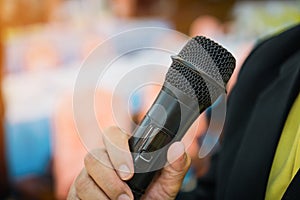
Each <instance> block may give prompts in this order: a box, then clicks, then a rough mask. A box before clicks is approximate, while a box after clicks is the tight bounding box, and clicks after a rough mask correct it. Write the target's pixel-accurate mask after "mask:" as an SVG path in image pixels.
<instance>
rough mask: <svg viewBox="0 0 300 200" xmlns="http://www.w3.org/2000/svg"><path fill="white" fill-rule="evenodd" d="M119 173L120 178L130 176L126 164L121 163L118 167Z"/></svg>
mask: <svg viewBox="0 0 300 200" xmlns="http://www.w3.org/2000/svg"><path fill="white" fill-rule="evenodd" d="M119 175H120V177H121V178H122V179H127V178H128V177H129V176H130V170H129V168H128V167H127V165H125V164H123V165H121V166H120V167H119Z"/></svg>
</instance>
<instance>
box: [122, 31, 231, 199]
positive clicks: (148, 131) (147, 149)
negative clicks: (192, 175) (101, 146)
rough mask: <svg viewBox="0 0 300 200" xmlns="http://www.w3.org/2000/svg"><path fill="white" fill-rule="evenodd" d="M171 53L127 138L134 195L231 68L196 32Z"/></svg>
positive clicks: (218, 49)
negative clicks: (159, 83) (163, 73)
mask: <svg viewBox="0 0 300 200" xmlns="http://www.w3.org/2000/svg"><path fill="white" fill-rule="evenodd" d="M171 58H172V64H171V66H170V68H169V70H168V72H167V74H166V77H165V82H164V84H163V86H162V89H161V91H160V93H159V94H158V96H157V98H156V100H155V102H154V103H153V104H152V106H151V108H150V109H149V110H148V112H147V114H146V115H145V116H144V118H143V120H142V122H141V123H140V124H139V126H138V127H137V128H136V129H135V130H134V132H133V135H132V137H131V138H130V139H129V147H130V151H131V154H132V157H133V162H134V175H133V177H132V178H131V179H130V180H128V181H127V184H128V185H129V187H130V188H131V190H132V192H133V195H134V199H140V198H141V196H142V195H143V194H144V193H145V190H146V189H147V187H148V185H149V184H150V183H151V181H152V179H153V177H154V176H155V174H156V173H157V172H158V171H159V170H160V169H161V168H163V167H164V165H165V164H166V162H167V150H168V148H169V146H170V145H171V144H172V143H174V142H176V141H179V140H181V139H182V137H183V136H184V134H185V133H186V131H187V130H188V129H189V127H190V126H191V125H192V124H193V122H194V121H195V120H196V119H197V117H198V116H199V115H200V114H201V113H202V112H203V111H204V110H205V109H206V108H208V107H209V106H211V105H212V104H213V103H214V102H215V101H216V100H217V99H218V98H219V97H220V96H221V95H222V94H225V93H226V89H225V87H226V84H227V82H228V80H229V79H230V77H231V75H232V73H233V70H234V68H235V59H234V57H233V56H232V55H231V54H230V53H229V52H228V51H227V50H226V49H224V48H223V47H222V46H220V45H219V44H217V43H215V42H214V41H212V40H210V39H208V38H205V37H202V36H196V37H194V38H192V39H190V40H189V41H188V42H187V43H186V44H185V46H184V47H183V49H182V50H181V51H180V52H179V54H178V55H176V56H171Z"/></svg>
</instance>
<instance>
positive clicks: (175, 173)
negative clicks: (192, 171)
mask: <svg viewBox="0 0 300 200" xmlns="http://www.w3.org/2000/svg"><path fill="white" fill-rule="evenodd" d="M167 159H168V164H167V166H165V167H164V168H163V170H162V171H161V174H160V176H159V177H158V178H157V179H156V181H155V184H152V185H151V186H152V187H150V189H149V190H148V194H151V196H152V197H153V199H175V197H176V196H177V193H178V192H179V190H180V187H181V184H182V181H183V179H184V176H185V174H186V173H187V171H188V169H189V167H190V164H191V158H190V157H189V156H188V155H187V154H186V153H185V147H184V145H183V143H182V142H175V143H174V144H172V145H171V146H170V148H169V150H168V154H167Z"/></svg>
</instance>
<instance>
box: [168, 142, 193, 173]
mask: <svg viewBox="0 0 300 200" xmlns="http://www.w3.org/2000/svg"><path fill="white" fill-rule="evenodd" d="M167 159H168V166H167V167H166V169H168V171H169V173H171V174H173V173H174V175H176V176H178V175H179V174H180V175H183V176H185V174H186V172H187V170H188V168H189V166H190V164H191V159H190V157H189V156H188V155H187V154H186V152H185V147H184V144H183V143H182V142H175V143H174V144H172V145H171V146H170V148H169V150H168V154H167ZM178 173H179V174H178Z"/></svg>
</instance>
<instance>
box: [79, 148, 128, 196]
mask: <svg viewBox="0 0 300 200" xmlns="http://www.w3.org/2000/svg"><path fill="white" fill-rule="evenodd" d="M84 163H85V169H86V171H87V173H88V175H89V177H91V178H92V179H93V183H94V185H93V184H92V183H91V182H90V181H88V180H87V179H88V177H86V175H87V174H83V178H82V182H83V184H81V183H80V182H76V186H77V187H80V189H82V190H85V189H87V187H90V188H91V189H93V191H92V192H89V193H88V194H86V195H97V196H99V194H98V193H99V191H101V190H102V191H103V192H102V193H103V194H104V193H105V195H106V196H107V197H109V199H119V198H120V197H122V198H123V199H125V197H127V199H133V195H132V193H131V190H130V188H129V187H128V186H127V185H126V184H125V183H124V182H123V181H122V180H121V179H120V178H119V176H118V174H117V173H116V171H115V170H114V168H113V166H112V164H111V163H110V160H109V157H108V155H107V152H106V151H105V150H104V149H98V150H94V151H92V152H91V153H89V154H88V155H87V156H86V157H85V160H84ZM91 178H90V179H91ZM79 180H80V179H79ZM95 183H96V184H97V186H96V184H95ZM85 186H86V188H85ZM94 186H96V187H97V188H98V190H97V188H95V187H94ZM77 187H76V190H77V189H79V188H77ZM99 188H101V190H100V189H99ZM97 196H95V197H97ZM85 197H87V196H85ZM80 198H81V199H83V198H82V197H81V196H80ZM88 199H90V198H88ZM100 199H101V198H100ZM103 199H105V198H103Z"/></svg>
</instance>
